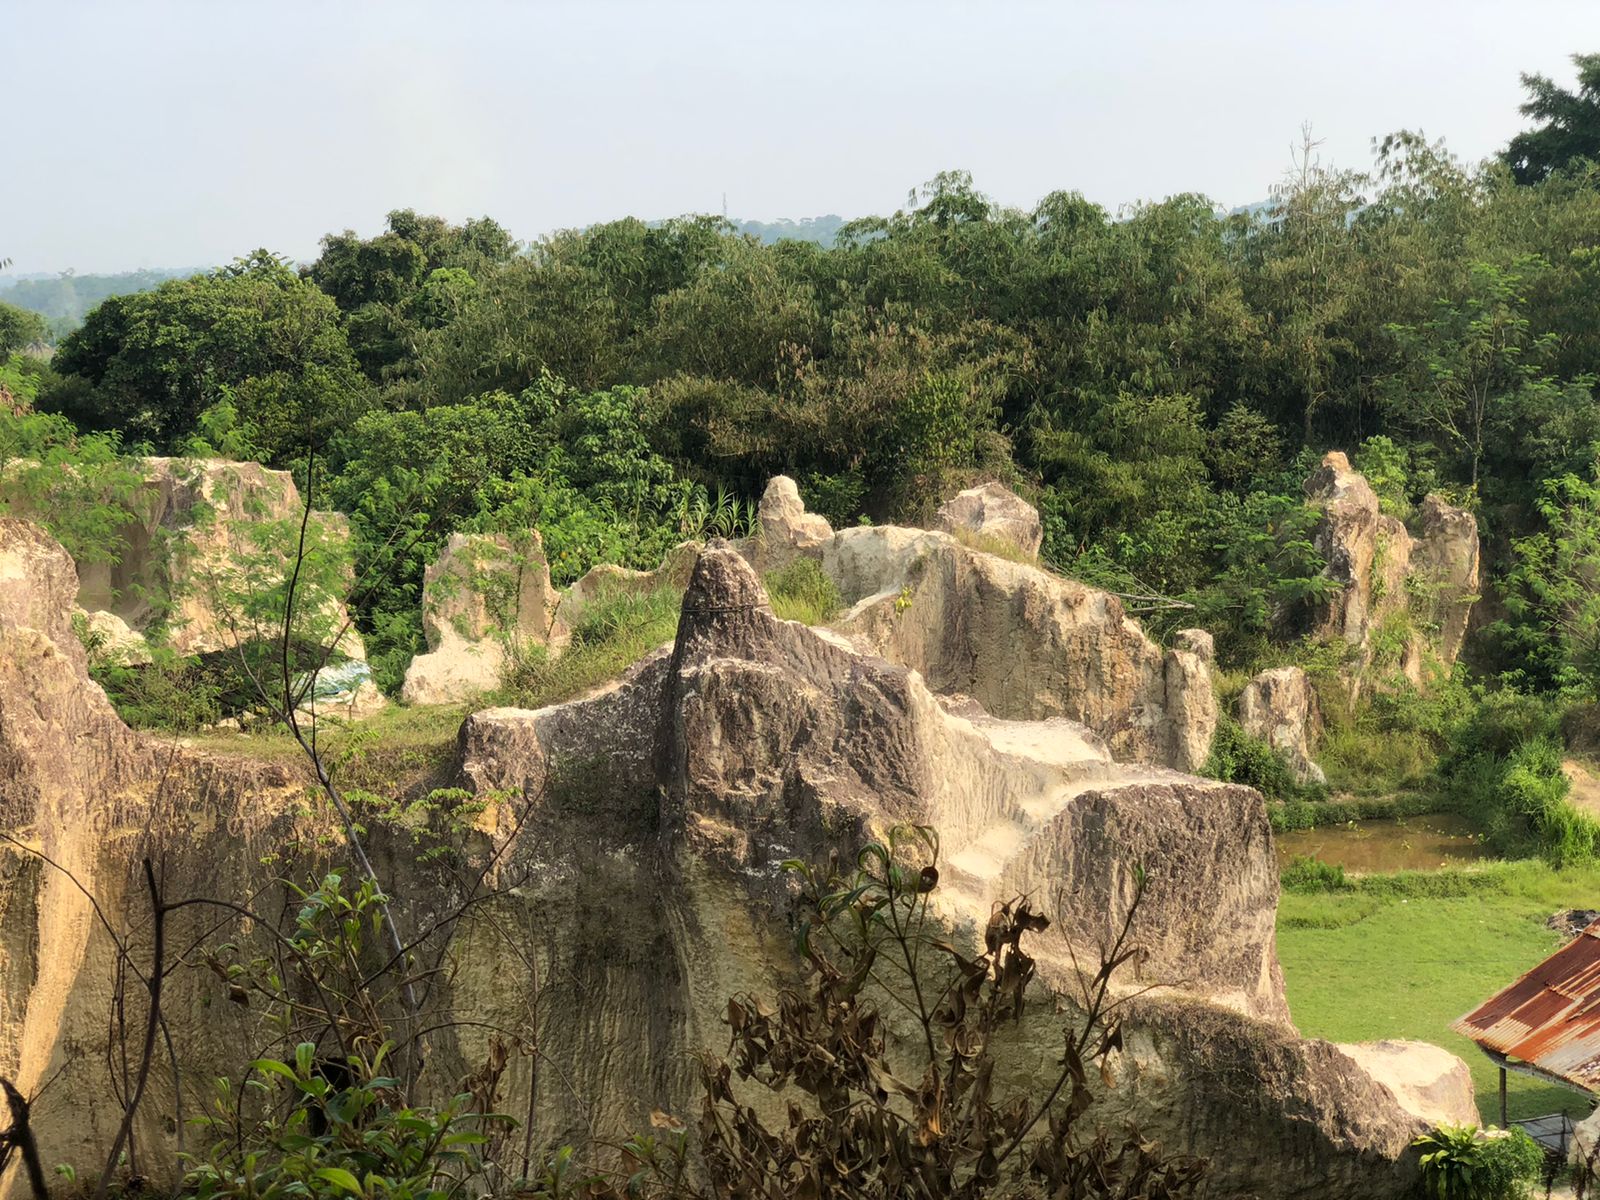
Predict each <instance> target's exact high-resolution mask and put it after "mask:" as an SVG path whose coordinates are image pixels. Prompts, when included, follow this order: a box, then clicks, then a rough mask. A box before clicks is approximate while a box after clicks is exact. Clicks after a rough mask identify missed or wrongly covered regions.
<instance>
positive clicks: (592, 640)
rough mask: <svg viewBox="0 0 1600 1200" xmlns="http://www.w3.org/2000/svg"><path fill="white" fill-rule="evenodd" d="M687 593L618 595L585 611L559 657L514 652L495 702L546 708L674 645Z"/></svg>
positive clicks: (665, 590)
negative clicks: (664, 645) (658, 647)
mask: <svg viewBox="0 0 1600 1200" xmlns="http://www.w3.org/2000/svg"><path fill="white" fill-rule="evenodd" d="M682 602H683V592H682V591H681V590H680V589H678V588H675V587H671V586H664V587H659V588H655V589H653V590H651V591H647V592H634V591H627V590H624V589H619V590H617V591H615V592H611V593H608V594H604V595H601V596H599V597H598V598H596V599H595V600H592V601H590V602H589V603H588V604H587V605H585V606H584V608H583V610H582V612H581V613H580V615H579V617H578V619H577V622H576V624H575V625H574V627H573V630H572V641H571V642H570V643H569V644H568V645H567V647H566V649H565V650H564V651H563V652H562V653H561V654H559V655H556V656H553V657H552V656H551V655H550V654H549V653H547V652H546V650H545V649H544V647H543V646H538V645H520V646H514V647H512V653H511V654H510V655H509V656H508V661H507V664H506V669H505V670H504V672H503V673H502V674H501V679H500V687H499V689H498V690H497V691H496V693H495V699H496V700H497V701H498V702H499V703H501V704H507V705H512V706H515V707H518V708H543V707H544V706H545V705H547V704H555V703H557V702H559V701H561V700H566V699H570V698H571V697H573V696H575V695H577V694H578V693H580V692H584V691H587V690H588V689H589V688H592V687H597V686H598V685H600V684H602V683H605V682H606V681H608V680H611V679H615V678H616V677H617V676H618V675H621V674H622V672H624V671H625V670H627V669H628V668H629V667H630V666H632V665H633V664H634V663H636V662H638V661H639V660H640V659H641V658H643V657H644V656H645V655H646V654H648V653H650V651H652V650H654V649H655V648H656V647H657V646H660V645H662V644H664V643H666V642H669V641H671V640H672V637H673V634H674V633H676V631H677V628H678V610H679V608H680V607H681V605H682Z"/></svg>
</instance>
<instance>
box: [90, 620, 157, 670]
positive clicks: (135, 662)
mask: <svg viewBox="0 0 1600 1200" xmlns="http://www.w3.org/2000/svg"><path fill="white" fill-rule="evenodd" d="M78 613H79V614H80V616H81V618H82V621H83V629H84V633H85V634H86V635H87V637H88V640H89V642H90V643H91V644H92V645H93V646H94V657H95V658H97V659H98V660H99V661H101V662H107V663H114V664H116V665H118V666H130V667H131V666H140V665H142V664H144V663H148V662H149V661H150V643H149V642H147V641H145V638H144V635H143V634H141V633H137V632H135V631H134V630H132V629H129V628H128V623H127V622H126V621H124V620H123V619H122V618H121V617H119V616H117V614H116V613H114V612H106V611H105V610H104V609H98V610H96V611H95V612H84V611H83V610H82V609H81V608H80V609H79V610H78Z"/></svg>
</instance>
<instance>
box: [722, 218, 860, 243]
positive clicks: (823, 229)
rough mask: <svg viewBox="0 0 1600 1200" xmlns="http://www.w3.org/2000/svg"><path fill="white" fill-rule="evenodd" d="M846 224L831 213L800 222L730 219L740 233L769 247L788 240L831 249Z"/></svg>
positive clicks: (779, 219)
mask: <svg viewBox="0 0 1600 1200" xmlns="http://www.w3.org/2000/svg"><path fill="white" fill-rule="evenodd" d="M844 223H845V219H844V218H843V217H841V216H838V215H837V214H835V213H829V214H828V215H827V216H825V217H801V218H800V219H799V220H798V221H792V220H790V219H789V218H788V217H779V218H778V219H777V220H776V221H740V220H734V219H732V218H730V224H732V225H733V227H734V228H735V229H737V230H738V231H739V232H740V233H747V234H749V235H750V236H752V237H754V238H757V239H758V240H759V241H760V242H761V243H762V244H763V245H767V246H770V245H772V243H774V242H781V241H785V240H788V241H795V242H814V243H816V244H817V245H818V246H822V247H824V248H826V247H830V246H832V245H833V240H834V238H835V237H837V236H838V234H839V227H840V226H841V225H843V224H844Z"/></svg>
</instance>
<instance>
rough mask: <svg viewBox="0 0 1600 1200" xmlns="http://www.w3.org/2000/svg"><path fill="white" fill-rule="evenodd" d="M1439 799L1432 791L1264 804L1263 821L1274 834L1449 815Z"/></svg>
mask: <svg viewBox="0 0 1600 1200" xmlns="http://www.w3.org/2000/svg"><path fill="white" fill-rule="evenodd" d="M1449 811H1450V808H1449V806H1448V805H1447V804H1446V802H1445V800H1444V798H1443V797H1441V796H1439V795H1438V794H1437V793H1434V792H1401V793H1399V794H1397V795H1392V796H1341V797H1340V798H1339V799H1337V800H1288V801H1282V802H1279V801H1270V800H1269V801H1268V803H1267V819H1268V820H1269V821H1271V822H1272V829H1273V832H1274V833H1289V832H1291V831H1293V830H1297V829H1321V828H1323V827H1324V826H1327V825H1346V824H1348V823H1350V822H1351V821H1376V820H1383V819H1386V818H1402V817H1420V816H1424V815H1426V814H1429V813H1438V812H1449Z"/></svg>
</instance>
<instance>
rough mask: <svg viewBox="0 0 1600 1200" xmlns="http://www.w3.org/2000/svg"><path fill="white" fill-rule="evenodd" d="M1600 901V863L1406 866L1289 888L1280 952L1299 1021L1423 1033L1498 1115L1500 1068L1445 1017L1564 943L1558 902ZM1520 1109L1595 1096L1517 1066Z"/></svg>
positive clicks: (1512, 1103)
mask: <svg viewBox="0 0 1600 1200" xmlns="http://www.w3.org/2000/svg"><path fill="white" fill-rule="evenodd" d="M1594 907H1600V869H1594V868H1588V869H1583V870H1569V871H1560V872H1557V871H1552V870H1550V869H1549V868H1547V867H1545V866H1543V865H1542V864H1539V863H1533V862H1526V863H1501V864H1495V865H1492V866H1486V867H1482V868H1475V869H1474V868H1463V869H1458V870H1447V871H1435V872H1408V873H1404V874H1400V875H1391V876H1368V877H1365V878H1362V879H1358V880H1354V881H1353V887H1352V889H1351V890H1347V891H1336V892H1319V893H1296V892H1285V894H1284V896H1283V900H1282V903H1281V905H1280V907H1279V909H1278V954H1279V957H1280V958H1281V959H1282V961H1283V971H1284V976H1285V978H1286V980H1287V983H1288V991H1289V1008H1290V1012H1291V1013H1292V1014H1293V1016H1294V1021H1295V1024H1296V1025H1297V1026H1298V1027H1299V1029H1300V1032H1301V1033H1303V1034H1305V1035H1307V1036H1313V1037H1325V1038H1328V1039H1330V1040H1332V1041H1338V1042H1355V1041H1372V1040H1375V1039H1378V1038H1389V1037H1398V1038H1418V1039H1421V1040H1423V1041H1429V1042H1434V1043H1436V1044H1437V1045H1440V1046H1444V1047H1446V1048H1447V1049H1449V1050H1451V1051H1454V1052H1455V1053H1456V1054H1459V1055H1460V1056H1461V1057H1462V1058H1463V1059H1465V1060H1466V1063H1467V1065H1468V1066H1469V1067H1470V1068H1471V1070H1472V1079H1473V1084H1474V1085H1475V1087H1476V1089H1477V1095H1478V1109H1479V1112H1480V1113H1481V1114H1482V1116H1483V1119H1484V1121H1485V1122H1493V1123H1494V1124H1498V1123H1499V1120H1500V1113H1499V1073H1498V1072H1497V1071H1496V1069H1495V1067H1494V1066H1493V1065H1492V1064H1491V1063H1490V1062H1489V1060H1488V1059H1487V1058H1486V1057H1485V1056H1484V1055H1483V1053H1482V1052H1481V1051H1480V1050H1478V1048H1477V1047H1476V1046H1474V1045H1473V1044H1472V1043H1471V1042H1469V1041H1467V1040H1466V1039H1465V1038H1462V1037H1460V1036H1458V1035H1457V1034H1454V1033H1452V1032H1450V1028H1449V1027H1450V1023H1451V1022H1452V1021H1454V1020H1455V1019H1456V1018H1457V1017H1460V1016H1462V1015H1463V1014H1464V1013H1467V1012H1469V1011H1471V1010H1472V1009H1473V1008H1474V1007H1476V1006H1477V1005H1478V1003H1479V1002H1480V1001H1482V1000H1483V999H1485V998H1486V997H1488V996H1490V995H1491V994H1493V993H1494V992H1496V991H1498V990H1499V989H1500V988H1502V987H1504V986H1505V985H1506V984H1508V983H1510V982H1511V981H1512V980H1513V979H1514V978H1516V977H1517V976H1518V975H1520V974H1521V973H1522V972H1524V971H1526V970H1527V969H1528V968H1530V967H1532V966H1533V965H1534V964H1535V963H1537V962H1538V961H1539V960H1540V959H1542V958H1544V957H1545V956H1546V955H1548V954H1549V953H1550V952H1551V951H1552V950H1554V949H1555V948H1556V946H1558V945H1559V944H1560V939H1559V937H1558V936H1557V935H1556V934H1554V933H1552V932H1551V931H1550V930H1548V929H1546V928H1545V927H1544V922H1545V920H1546V918H1548V917H1549V916H1550V915H1551V913H1553V912H1555V911H1556V910H1558V909H1563V908H1594ZM1507 1089H1508V1096H1509V1108H1510V1114H1511V1116H1512V1117H1513V1118H1517V1117H1532V1116H1539V1115H1541V1114H1544V1113H1551V1112H1558V1111H1566V1112H1568V1113H1570V1114H1571V1115H1572V1116H1573V1117H1574V1118H1575V1119H1576V1118H1578V1117H1581V1116H1584V1115H1586V1114H1587V1113H1588V1112H1589V1108H1590V1105H1589V1103H1588V1101H1586V1099H1585V1098H1584V1097H1583V1096H1582V1095H1580V1094H1579V1093H1577V1092H1571V1091H1567V1090H1565V1089H1563V1088H1560V1087H1556V1086H1553V1085H1550V1084H1545V1083H1541V1082H1539V1081H1538V1080H1535V1079H1531V1078H1528V1077H1527V1076H1522V1075H1517V1074H1515V1073H1513V1074H1511V1075H1509V1076H1508V1082H1507Z"/></svg>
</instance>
